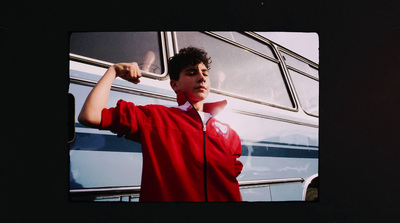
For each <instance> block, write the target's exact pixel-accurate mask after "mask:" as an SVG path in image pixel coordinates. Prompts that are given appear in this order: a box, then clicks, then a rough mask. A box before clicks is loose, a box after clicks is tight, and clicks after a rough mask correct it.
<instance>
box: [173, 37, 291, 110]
mask: <svg viewBox="0 0 400 223" xmlns="http://www.w3.org/2000/svg"><path fill="white" fill-rule="evenodd" d="M176 36H177V39H178V47H179V48H184V47H188V46H194V47H199V48H203V49H204V50H205V51H206V52H207V53H208V54H209V56H211V60H212V63H211V70H210V80H211V87H212V88H214V89H219V90H223V91H226V92H230V93H234V94H237V95H240V96H244V97H248V98H251V99H257V100H260V101H265V102H268V103H272V104H276V105H281V106H285V107H290V108H293V104H292V102H291V100H290V97H289V93H288V91H287V88H286V85H285V83H284V80H283V77H282V74H281V70H280V69H279V65H278V64H277V63H275V62H272V61H270V60H267V59H265V58H263V57H260V56H258V55H256V54H253V53H250V52H248V51H247V50H244V49H241V48H239V47H236V46H234V45H232V44H229V43H226V42H224V41H221V40H219V39H217V38H214V37H211V36H208V35H206V34H204V33H198V32H177V35H176Z"/></svg>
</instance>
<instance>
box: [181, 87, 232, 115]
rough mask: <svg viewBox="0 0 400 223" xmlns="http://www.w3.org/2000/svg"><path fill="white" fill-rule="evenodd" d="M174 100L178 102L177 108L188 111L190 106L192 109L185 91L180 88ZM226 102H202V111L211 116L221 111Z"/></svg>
mask: <svg viewBox="0 0 400 223" xmlns="http://www.w3.org/2000/svg"><path fill="white" fill-rule="evenodd" d="M176 101H177V102H178V105H179V108H180V109H182V110H185V111H188V110H189V109H191V108H193V109H194V107H193V105H192V104H191V103H190V101H188V99H187V97H186V95H185V93H184V92H183V91H182V90H179V91H178V92H177V93H176ZM227 103H228V102H227V101H226V100H222V101H217V102H210V103H204V104H203V112H205V113H210V114H211V115H212V116H215V115H217V114H218V113H219V112H220V111H222V109H224V107H225V106H226V104H227Z"/></svg>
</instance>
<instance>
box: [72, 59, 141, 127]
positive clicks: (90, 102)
mask: <svg viewBox="0 0 400 223" xmlns="http://www.w3.org/2000/svg"><path fill="white" fill-rule="evenodd" d="M116 77H121V78H122V79H124V80H127V81H129V82H132V83H134V84H138V83H139V82H140V80H139V78H140V77H142V75H141V74H140V70H139V66H138V65H137V63H135V62H132V63H118V64H114V65H113V66H111V67H110V68H109V69H108V70H107V72H106V73H105V74H104V75H103V77H102V78H101V79H100V80H99V82H98V83H97V84H96V85H95V86H94V87H93V89H92V91H91V92H90V93H89V95H88V97H87V98H86V101H85V103H84V104H83V107H82V110H81V112H80V113H79V116H78V121H79V122H80V123H81V124H82V125H85V126H88V127H92V128H99V127H100V123H101V111H102V110H103V108H106V107H107V102H108V96H109V94H110V89H111V85H112V83H113V81H114V79H115V78H116Z"/></svg>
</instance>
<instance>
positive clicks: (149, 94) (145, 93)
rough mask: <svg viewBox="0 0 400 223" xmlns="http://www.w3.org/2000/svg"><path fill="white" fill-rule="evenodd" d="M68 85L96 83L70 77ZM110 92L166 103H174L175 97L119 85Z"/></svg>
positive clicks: (113, 86) (92, 85)
mask: <svg viewBox="0 0 400 223" xmlns="http://www.w3.org/2000/svg"><path fill="white" fill-rule="evenodd" d="M70 83H74V84H80V85H84V86H89V87H94V86H95V85H96V83H97V82H96V81H92V80H87V79H82V78H78V77H73V76H71V77H70ZM111 90H113V91H118V92H123V93H128V94H135V95H140V96H146V97H153V98H157V99H162V100H167V101H176V97H173V96H170V95H165V94H160V93H153V92H150V91H145V90H139V89H134V88H130V87H125V86H121V85H115V84H113V85H112V86H111Z"/></svg>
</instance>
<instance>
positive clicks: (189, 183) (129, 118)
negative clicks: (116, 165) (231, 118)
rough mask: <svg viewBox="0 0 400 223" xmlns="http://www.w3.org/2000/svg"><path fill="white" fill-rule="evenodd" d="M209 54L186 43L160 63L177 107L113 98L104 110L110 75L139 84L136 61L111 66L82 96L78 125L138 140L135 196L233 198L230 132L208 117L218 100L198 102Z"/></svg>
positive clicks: (236, 170) (206, 87)
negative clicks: (139, 151) (137, 192)
mask: <svg viewBox="0 0 400 223" xmlns="http://www.w3.org/2000/svg"><path fill="white" fill-rule="evenodd" d="M210 63H211V60H210V58H209V57H207V53H206V52H205V51H203V50H201V49H198V48H194V47H188V48H184V49H181V50H180V51H179V54H177V55H175V56H174V57H172V58H170V60H169V62H168V68H169V75H170V85H171V87H172V89H173V90H174V91H175V92H176V93H177V102H178V106H176V107H166V106H162V105H146V106H137V105H135V104H133V103H131V102H126V101H123V100H119V101H118V103H117V106H116V107H114V108H109V109H106V106H107V100H108V96H109V92H110V88H111V85H112V82H113V80H114V79H115V78H116V77H117V76H118V77H121V78H123V79H125V80H127V81H130V82H132V83H134V84H138V83H139V82H140V77H141V74H140V70H139V67H138V65H137V63H118V64H115V65H113V66H111V67H110V68H109V69H108V70H107V72H106V73H105V74H104V76H103V77H102V78H101V79H100V80H99V82H98V83H97V84H96V86H94V88H93V90H92V91H91V92H90V94H89V95H88V97H87V99H86V101H85V104H84V105H83V107H82V110H81V112H80V114H79V117H78V120H79V122H80V123H82V124H84V125H86V126H89V127H94V128H99V129H108V130H111V131H112V132H114V133H117V136H118V137H122V136H125V138H126V139H129V140H133V141H136V142H139V143H141V144H142V153H143V170H142V183H141V191H140V198H139V201H167V202H171V201H175V202H187V201H200V202H201V201H203V202H204V201H205V202H207V201H240V200H241V195H240V191H239V185H238V181H237V179H236V177H237V176H238V175H239V174H240V172H241V170H242V168H243V165H242V163H241V162H240V161H238V160H237V158H238V157H239V156H240V155H241V143H240V139H239V136H238V135H237V133H236V132H235V131H234V130H232V129H231V128H230V127H229V126H228V125H226V124H223V123H221V122H219V121H217V120H216V119H215V118H214V117H213V116H215V115H216V114H217V112H218V111H220V110H221V109H222V108H223V107H224V106H225V105H226V103H227V102H226V101H225V100H224V101H220V102H214V103H204V100H205V99H206V97H207V96H208V94H209V92H210V79H209V72H208V71H209V69H210Z"/></svg>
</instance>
